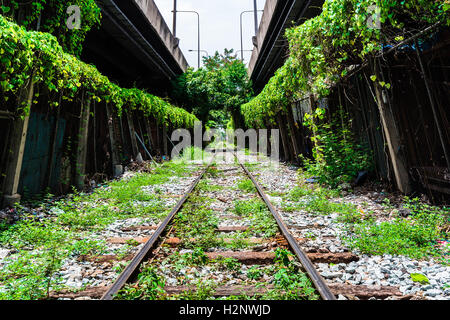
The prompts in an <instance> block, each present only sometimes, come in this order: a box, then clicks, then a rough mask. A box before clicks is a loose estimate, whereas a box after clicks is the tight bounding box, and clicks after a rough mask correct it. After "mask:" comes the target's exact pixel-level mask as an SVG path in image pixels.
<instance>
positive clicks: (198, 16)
mask: <svg viewBox="0 0 450 320" xmlns="http://www.w3.org/2000/svg"><path fill="white" fill-rule="evenodd" d="M172 12H175V13H176V12H182V13H195V14H196V15H197V21H198V68H199V69H200V51H201V50H200V15H199V14H198V12H197V11H185V10H176V11H175V10H173V11H172Z"/></svg>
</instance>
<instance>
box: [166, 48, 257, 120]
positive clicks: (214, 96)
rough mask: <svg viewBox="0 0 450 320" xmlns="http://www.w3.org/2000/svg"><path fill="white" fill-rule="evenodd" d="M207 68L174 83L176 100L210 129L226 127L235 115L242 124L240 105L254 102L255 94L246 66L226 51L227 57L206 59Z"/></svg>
mask: <svg viewBox="0 0 450 320" xmlns="http://www.w3.org/2000/svg"><path fill="white" fill-rule="evenodd" d="M203 64H204V65H203V67H202V68H200V69H198V70H194V69H193V68H189V69H188V71H187V72H186V73H184V74H183V75H181V76H179V77H178V78H177V79H176V80H175V81H174V97H175V99H176V100H177V102H178V104H179V105H182V106H184V107H185V108H186V109H188V110H190V111H192V112H193V113H194V114H195V115H196V116H197V117H198V118H199V119H200V120H202V121H203V122H204V123H206V124H207V125H209V126H225V124H226V122H227V121H228V119H229V116H230V115H231V116H232V117H233V120H234V121H235V123H236V122H238V123H239V122H240V118H239V117H240V111H239V110H240V109H239V108H240V106H241V105H242V104H244V103H247V102H248V101H250V99H251V97H252V95H253V91H252V85H251V82H250V80H249V77H248V74H247V68H246V66H245V64H244V63H243V62H242V61H241V60H239V59H238V58H237V57H236V54H233V49H231V50H227V49H225V51H224V53H223V54H220V53H219V52H216V53H215V54H214V55H213V56H209V57H206V58H203Z"/></svg>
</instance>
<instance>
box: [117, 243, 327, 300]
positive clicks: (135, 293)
mask: <svg viewBox="0 0 450 320" xmlns="http://www.w3.org/2000/svg"><path fill="white" fill-rule="evenodd" d="M205 267H207V268H208V269H207V270H208V273H215V272H216V271H218V272H225V273H228V274H229V275H231V276H233V277H238V276H242V275H243V274H246V276H247V280H246V281H245V282H244V284H246V285H251V286H254V287H256V288H264V287H267V285H268V283H267V281H264V280H263V279H268V278H270V279H271V281H270V283H271V284H272V285H273V286H274V288H273V289H270V290H267V292H265V293H263V294H256V295H252V296H250V295H245V294H241V295H238V296H228V297H214V294H215V291H216V289H217V288H218V287H219V286H221V285H225V283H226V281H227V279H225V280H222V281H221V282H217V281H213V280H208V279H202V278H200V279H199V278H198V277H199V275H200V272H201V271H200V270H202V268H205ZM168 268H169V269H170V272H171V273H172V274H176V275H177V280H178V282H179V283H180V284H179V285H186V286H188V287H190V288H192V289H189V290H186V291H184V292H182V293H180V294H176V295H168V294H167V293H166V291H165V290H164V288H165V286H166V281H165V279H164V277H163V276H161V275H162V274H164V272H165V271H167V270H168ZM186 270H188V271H187V272H186ZM195 278H197V280H194V279H195ZM136 284H138V285H136ZM136 284H129V285H126V286H125V287H124V289H122V290H121V292H119V294H118V295H117V296H116V299H118V300H139V299H140V300H259V299H261V300H317V299H318V298H319V297H318V295H317V294H316V293H315V290H314V289H313V286H312V283H311V281H310V280H309V278H308V277H307V276H306V275H305V274H304V273H302V272H301V271H300V270H299V264H298V263H297V262H296V261H295V259H294V258H293V255H292V254H291V253H290V252H289V251H287V250H285V249H277V250H276V251H275V263H274V264H272V265H269V266H260V265H255V266H252V267H250V268H247V269H246V271H243V268H242V264H241V263H239V262H238V261H237V260H235V259H232V258H218V259H214V260H209V259H208V257H207V256H206V254H205V252H204V251H203V250H202V249H200V248H196V249H195V250H193V251H192V252H188V253H184V254H180V253H178V252H175V253H173V254H171V255H169V256H168V257H167V258H166V259H165V260H164V261H162V262H161V264H160V265H158V266H156V265H149V264H144V265H143V266H142V267H141V273H140V274H139V276H138V280H137V283H136ZM241 285H242V283H241Z"/></svg>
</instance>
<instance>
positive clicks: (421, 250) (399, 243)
mask: <svg viewBox="0 0 450 320" xmlns="http://www.w3.org/2000/svg"><path fill="white" fill-rule="evenodd" d="M403 207H404V208H407V209H409V210H410V211H411V215H410V216H409V217H408V218H404V217H400V216H398V217H395V218H394V219H393V220H391V221H383V222H375V221H374V220H373V219H371V218H370V216H369V218H367V215H364V212H359V213H357V214H355V216H354V219H353V221H351V224H349V225H348V227H349V231H350V232H351V236H349V237H347V238H346V241H347V243H348V244H349V245H350V246H351V247H352V248H355V249H358V250H360V251H361V252H363V253H367V254H373V255H377V254H393V255H405V256H409V257H411V258H425V257H430V256H435V257H436V258H441V257H443V256H444V255H445V250H446V249H445V248H438V247H437V246H436V245H437V240H439V239H448V231H447V230H448V228H449V227H450V210H449V209H448V208H438V207H433V206H429V205H427V204H423V203H420V201H419V199H409V198H405V200H404V204H403ZM443 250H444V251H443ZM447 254H448V252H447ZM442 262H443V263H447V264H448V261H442Z"/></svg>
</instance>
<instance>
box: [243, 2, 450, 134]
mask: <svg viewBox="0 0 450 320" xmlns="http://www.w3.org/2000/svg"><path fill="white" fill-rule="evenodd" d="M449 8H450V2H449V1H448V0H441V1H439V0H438V1H434V0H409V1H395V0H326V1H325V3H324V5H323V10H322V13H321V14H320V15H319V16H317V17H315V18H312V19H310V20H307V21H306V22H304V23H303V24H302V25H300V26H298V27H294V28H290V29H288V30H287V31H286V37H287V39H288V41H289V50H290V56H289V58H288V59H287V60H286V63H285V64H284V65H283V66H282V67H281V68H280V69H279V70H278V71H277V72H276V73H275V75H274V76H273V77H272V78H271V79H270V81H269V82H268V84H267V85H266V87H265V88H264V89H263V90H262V92H261V93H260V94H259V95H258V96H257V97H255V98H254V99H253V100H252V101H250V102H249V103H247V104H244V105H243V106H242V107H241V111H242V113H243V115H244V117H245V119H246V123H247V125H249V126H255V127H258V126H262V124H263V121H264V119H270V118H273V116H274V115H275V114H277V113H278V112H279V111H281V110H283V109H285V108H286V106H287V105H288V104H289V102H290V101H293V100H296V99H297V98H300V97H302V96H304V95H305V94H309V93H311V94H314V95H316V96H326V95H328V94H329V90H330V88H331V87H332V85H333V84H335V83H336V82H337V81H338V80H339V79H341V78H342V77H345V76H346V75H347V73H348V70H349V67H350V66H352V65H357V64H361V63H362V62H363V61H365V60H367V59H369V58H370V57H372V56H374V55H376V54H377V53H379V52H380V50H383V49H384V48H388V47H390V46H393V45H396V44H398V43H400V42H401V41H402V40H404V39H405V38H406V37H408V36H410V35H411V34H413V33H415V32H417V31H418V30H420V29H423V28H424V27H426V26H429V25H431V24H434V23H438V22H440V23H442V24H444V25H449V24H450V18H449V14H448V13H449ZM373 21H378V22H379V24H380V28H377V27H374V24H373ZM370 22H372V23H370ZM375 80H376V79H375Z"/></svg>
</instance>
